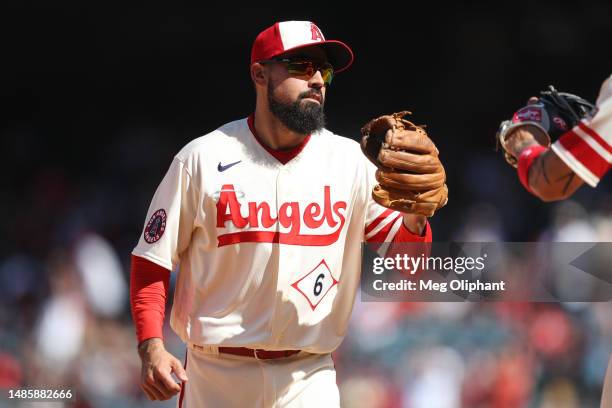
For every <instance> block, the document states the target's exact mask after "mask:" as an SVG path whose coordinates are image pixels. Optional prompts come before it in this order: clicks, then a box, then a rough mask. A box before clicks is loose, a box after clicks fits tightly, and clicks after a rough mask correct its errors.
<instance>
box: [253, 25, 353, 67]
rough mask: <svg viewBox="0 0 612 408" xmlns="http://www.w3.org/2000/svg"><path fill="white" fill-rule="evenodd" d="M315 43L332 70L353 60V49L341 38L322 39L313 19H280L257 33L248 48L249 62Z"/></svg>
mask: <svg viewBox="0 0 612 408" xmlns="http://www.w3.org/2000/svg"><path fill="white" fill-rule="evenodd" d="M312 46H318V47H321V48H323V49H324V50H325V52H326V54H327V60H328V61H329V62H330V63H331V64H332V65H333V66H334V71H335V72H336V73H337V72H341V71H344V70H345V69H347V68H348V67H349V66H351V64H352V63H353V59H354V57H353V51H351V49H350V48H349V46H348V45H346V44H344V43H343V42H341V41H336V40H326V39H325V37H323V33H322V32H321V30H320V29H319V27H317V25H316V24H315V23H311V22H310V21H283V22H279V23H275V24H274V25H273V26H271V27H268V28H266V29H265V30H264V31H262V32H261V33H259V35H258V36H257V38H255V42H254V43H253V48H252V50H251V64H253V63H255V62H258V61H263V60H269V59H271V58H274V57H278V56H280V55H282V54H284V53H286V52H288V51H293V50H297V49H301V48H306V47H312Z"/></svg>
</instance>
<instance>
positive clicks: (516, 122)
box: [496, 85, 595, 167]
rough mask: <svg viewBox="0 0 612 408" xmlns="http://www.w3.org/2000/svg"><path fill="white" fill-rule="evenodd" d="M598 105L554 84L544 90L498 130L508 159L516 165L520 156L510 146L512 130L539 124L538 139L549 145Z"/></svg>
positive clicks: (499, 142) (499, 144)
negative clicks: (558, 88) (512, 151)
mask: <svg viewBox="0 0 612 408" xmlns="http://www.w3.org/2000/svg"><path fill="white" fill-rule="evenodd" d="M594 109H595V106H594V105H593V104H592V103H590V102H588V101H586V100H584V99H582V98H581V97H579V96H576V95H572V94H569V93H565V92H557V90H556V89H555V88H554V87H553V86H552V85H550V86H549V87H548V90H547V91H542V92H540V97H539V98H538V99H537V100H535V99H534V101H532V102H531V103H528V104H527V105H526V106H524V107H522V108H521V109H519V110H518V111H516V112H515V113H514V115H513V116H512V119H511V120H505V121H503V122H501V124H500V126H499V130H498V131H497V135H496V140H497V145H498V147H500V146H501V148H502V150H503V153H504V158H505V159H506V161H507V162H508V163H509V164H510V165H512V166H514V167H516V166H517V158H516V157H514V156H513V155H512V154H511V153H510V151H509V149H508V147H507V144H508V140H509V137H511V136H512V131H514V130H516V129H517V128H520V127H523V126H528V125H530V126H535V127H537V128H538V129H540V130H542V132H538V133H537V134H534V137H535V138H536V141H537V142H538V143H539V144H540V145H542V146H544V147H548V146H550V143H551V138H552V139H553V140H555V139H557V138H558V137H559V136H561V135H562V134H563V133H565V132H567V131H568V130H570V129H572V128H573V127H574V126H576V125H577V124H578V122H579V121H580V120H581V119H582V118H584V117H585V116H587V115H589V114H593V110H594Z"/></svg>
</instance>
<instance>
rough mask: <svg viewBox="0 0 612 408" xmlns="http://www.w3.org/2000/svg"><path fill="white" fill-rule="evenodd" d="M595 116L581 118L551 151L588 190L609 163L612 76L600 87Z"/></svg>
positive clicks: (603, 173) (611, 130) (611, 141)
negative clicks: (582, 181)
mask: <svg viewBox="0 0 612 408" xmlns="http://www.w3.org/2000/svg"><path fill="white" fill-rule="evenodd" d="M596 105H597V113H596V114H595V115H594V116H593V117H592V118H586V119H583V120H582V121H581V122H580V123H579V124H578V125H577V126H575V127H574V128H573V129H572V130H570V131H569V132H567V133H565V134H564V135H563V136H561V137H560V138H559V140H557V141H556V142H555V143H553V145H552V146H551V148H552V149H553V150H554V152H555V153H556V154H557V155H558V156H559V157H560V158H561V160H563V161H564V162H565V164H567V165H568V167H569V168H571V169H572V170H573V171H574V173H576V174H577V175H578V176H579V177H580V178H582V179H583V180H584V181H585V182H586V183H588V184H589V185H590V186H591V187H595V186H597V183H599V180H600V179H601V178H602V177H603V176H604V175H605V174H606V172H607V171H608V169H609V168H610V163H612V76H610V77H609V78H608V79H606V80H605V81H604V83H603V85H602V86H601V91H600V92H599V97H598V98H597V102H596Z"/></svg>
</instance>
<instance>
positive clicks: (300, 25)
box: [278, 21, 325, 50]
mask: <svg viewBox="0 0 612 408" xmlns="http://www.w3.org/2000/svg"><path fill="white" fill-rule="evenodd" d="M278 30H279V33H280V37H281V41H282V42H283V48H284V49H285V50H288V49H291V48H294V47H298V46H300V45H304V44H311V43H316V42H321V41H325V37H323V33H322V32H321V30H319V28H318V27H317V26H316V25H315V24H313V23H311V22H310V21H284V22H282V23H278ZM313 30H314V32H313Z"/></svg>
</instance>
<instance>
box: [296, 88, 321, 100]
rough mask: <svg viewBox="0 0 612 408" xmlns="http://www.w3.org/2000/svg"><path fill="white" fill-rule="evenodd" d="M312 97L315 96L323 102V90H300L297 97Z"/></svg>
mask: <svg viewBox="0 0 612 408" xmlns="http://www.w3.org/2000/svg"><path fill="white" fill-rule="evenodd" d="M312 97H317V98H318V99H319V100H320V101H321V102H323V100H324V98H323V92H321V91H317V90H311V91H306V92H302V93H301V94H300V95H299V96H298V98H299V99H304V98H312Z"/></svg>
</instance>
